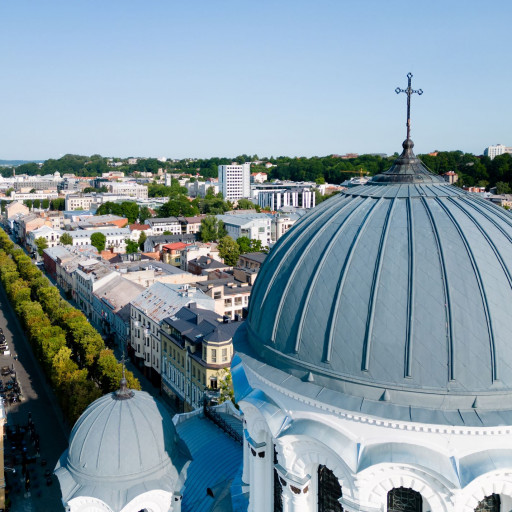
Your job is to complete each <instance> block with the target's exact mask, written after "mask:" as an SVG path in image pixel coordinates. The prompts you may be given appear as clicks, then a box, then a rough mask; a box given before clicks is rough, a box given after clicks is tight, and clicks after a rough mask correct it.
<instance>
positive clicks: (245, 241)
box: [236, 236, 268, 254]
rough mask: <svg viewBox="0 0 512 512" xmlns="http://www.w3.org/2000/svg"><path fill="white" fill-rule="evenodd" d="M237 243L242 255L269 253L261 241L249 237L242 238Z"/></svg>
mask: <svg viewBox="0 0 512 512" xmlns="http://www.w3.org/2000/svg"><path fill="white" fill-rule="evenodd" d="M236 243H237V244H238V249H239V251H240V254H246V253H248V252H268V247H264V246H263V244H262V243H261V240H254V239H252V238H249V237H248V236H241V237H239V238H237V240H236Z"/></svg>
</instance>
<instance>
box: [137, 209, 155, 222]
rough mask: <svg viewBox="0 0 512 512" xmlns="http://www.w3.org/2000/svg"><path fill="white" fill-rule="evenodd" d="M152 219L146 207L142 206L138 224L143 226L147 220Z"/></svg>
mask: <svg viewBox="0 0 512 512" xmlns="http://www.w3.org/2000/svg"><path fill="white" fill-rule="evenodd" d="M151 217H152V215H151V212H150V210H149V208H148V207H147V206H143V207H142V208H140V209H139V222H140V223H141V224H144V223H145V222H146V220H147V219H150V218H151Z"/></svg>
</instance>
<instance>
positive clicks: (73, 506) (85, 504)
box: [67, 496, 113, 512]
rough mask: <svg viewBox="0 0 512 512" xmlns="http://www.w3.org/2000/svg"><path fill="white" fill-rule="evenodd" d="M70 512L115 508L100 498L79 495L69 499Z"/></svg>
mask: <svg viewBox="0 0 512 512" xmlns="http://www.w3.org/2000/svg"><path fill="white" fill-rule="evenodd" d="M67 506H68V507H69V509H68V510H69V512H113V510H112V509H111V508H110V507H109V506H108V505H107V504H106V503H105V502H104V501H101V500H99V499H98V498H92V497H88V496H79V497H78V498H73V499H72V500H70V501H68V503H67Z"/></svg>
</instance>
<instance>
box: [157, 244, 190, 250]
mask: <svg viewBox="0 0 512 512" xmlns="http://www.w3.org/2000/svg"><path fill="white" fill-rule="evenodd" d="M189 245H190V244H185V243H183V242H174V243H172V244H165V245H162V249H170V250H171V251H175V250H179V249H185V247H188V246H189Z"/></svg>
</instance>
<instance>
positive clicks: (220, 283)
mask: <svg viewBox="0 0 512 512" xmlns="http://www.w3.org/2000/svg"><path fill="white" fill-rule="evenodd" d="M197 287H198V288H199V289H200V290H202V291H203V292H204V293H205V294H206V295H208V297H211V298H212V299H213V300H214V301H215V311H216V312H217V313H218V314H219V315H222V316H223V317H226V318H230V319H232V320H240V319H242V317H243V308H247V307H248V306H249V297H250V296H251V291H252V286H251V285H250V284H249V283H247V282H243V283H242V282H237V281H235V280H234V279H233V278H224V279H213V280H209V281H203V282H201V283H197Z"/></svg>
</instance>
